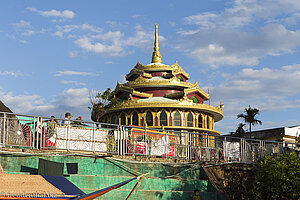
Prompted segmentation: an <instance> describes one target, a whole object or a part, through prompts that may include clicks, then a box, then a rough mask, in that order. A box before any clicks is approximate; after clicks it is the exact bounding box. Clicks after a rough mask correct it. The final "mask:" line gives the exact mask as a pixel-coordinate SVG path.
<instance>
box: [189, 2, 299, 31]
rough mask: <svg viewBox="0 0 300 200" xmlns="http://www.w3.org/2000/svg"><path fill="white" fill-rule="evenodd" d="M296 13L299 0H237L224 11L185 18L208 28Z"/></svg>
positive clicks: (230, 26) (230, 25) (232, 25)
mask: <svg viewBox="0 0 300 200" xmlns="http://www.w3.org/2000/svg"><path fill="white" fill-rule="evenodd" d="M295 13H300V6H299V3H298V2H297V1H292V0H290V1H281V0H247V1H245V0H235V1H233V4H232V6H231V7H228V8H225V9H224V11H222V12H219V13H214V12H205V13H201V14H197V15H191V16H188V17H185V18H184V20H185V22H186V23H188V24H196V25H199V26H201V27H202V28H207V29H214V28H221V27H223V28H238V27H242V26H245V25H249V24H250V23H253V22H255V21H259V20H265V21H268V20H270V19H272V18H289V17H290V16H293V15H294V14H295Z"/></svg>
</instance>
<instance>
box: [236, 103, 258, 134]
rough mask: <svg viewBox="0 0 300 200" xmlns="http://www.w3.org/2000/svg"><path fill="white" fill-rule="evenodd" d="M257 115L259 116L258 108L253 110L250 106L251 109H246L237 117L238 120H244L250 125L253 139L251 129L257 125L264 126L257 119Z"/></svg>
mask: <svg viewBox="0 0 300 200" xmlns="http://www.w3.org/2000/svg"><path fill="white" fill-rule="evenodd" d="M256 115H259V110H258V109H256V108H251V107H250V105H249V108H245V110H244V112H243V113H241V114H238V115H237V118H242V119H244V121H245V123H247V124H249V132H250V138H251V127H252V126H254V125H256V124H260V125H261V124H262V122H261V121H260V120H258V119H256Z"/></svg>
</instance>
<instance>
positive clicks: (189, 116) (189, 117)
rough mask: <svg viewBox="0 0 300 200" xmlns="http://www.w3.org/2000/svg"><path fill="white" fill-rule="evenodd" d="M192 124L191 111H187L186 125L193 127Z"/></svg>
mask: <svg viewBox="0 0 300 200" xmlns="http://www.w3.org/2000/svg"><path fill="white" fill-rule="evenodd" d="M193 124H194V119H193V115H192V113H189V114H188V116H187V126H188V127H193Z"/></svg>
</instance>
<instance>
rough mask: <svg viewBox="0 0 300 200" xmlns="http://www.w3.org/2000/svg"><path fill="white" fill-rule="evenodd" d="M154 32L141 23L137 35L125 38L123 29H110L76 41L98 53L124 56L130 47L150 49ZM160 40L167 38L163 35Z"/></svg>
mask: <svg viewBox="0 0 300 200" xmlns="http://www.w3.org/2000/svg"><path fill="white" fill-rule="evenodd" d="M153 36H154V34H153V32H146V31H144V30H143V29H142V27H141V26H140V25H137V26H136V27H135V35H134V36H132V37H127V38H125V36H124V33H122V32H121V31H109V32H106V33H100V34H97V35H92V36H83V37H80V38H79V39H77V40H76V41H75V43H76V44H77V45H78V46H79V47H81V48H82V49H84V50H86V51H88V52H93V53H97V54H103V55H108V56H123V55H127V54H128V53H129V52H131V51H130V50H127V48H128V47H132V46H134V47H139V48H142V49H148V48H149V46H151V47H152V43H153ZM159 40H160V42H164V41H165V40H166V39H165V38H164V37H163V36H160V37H159Z"/></svg>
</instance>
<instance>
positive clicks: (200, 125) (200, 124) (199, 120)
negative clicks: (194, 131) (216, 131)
mask: <svg viewBox="0 0 300 200" xmlns="http://www.w3.org/2000/svg"><path fill="white" fill-rule="evenodd" d="M198 128H203V121H202V115H201V114H199V117H198Z"/></svg>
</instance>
